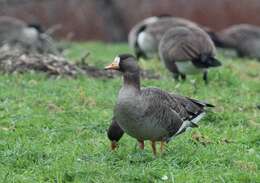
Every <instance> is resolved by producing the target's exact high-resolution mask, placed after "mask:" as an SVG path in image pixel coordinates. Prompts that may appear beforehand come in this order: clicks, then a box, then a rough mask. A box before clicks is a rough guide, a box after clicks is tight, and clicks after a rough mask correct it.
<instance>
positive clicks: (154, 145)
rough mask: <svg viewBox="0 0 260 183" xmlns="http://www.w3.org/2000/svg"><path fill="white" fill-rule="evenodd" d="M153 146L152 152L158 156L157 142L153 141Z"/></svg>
mask: <svg viewBox="0 0 260 183" xmlns="http://www.w3.org/2000/svg"><path fill="white" fill-rule="evenodd" d="M151 145H152V150H153V154H154V155H155V156H156V154H157V153H156V142H155V141H151Z"/></svg>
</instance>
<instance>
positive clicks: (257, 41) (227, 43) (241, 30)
mask: <svg viewBox="0 0 260 183" xmlns="http://www.w3.org/2000/svg"><path fill="white" fill-rule="evenodd" d="M214 37H215V39H213V40H214V41H215V43H216V45H217V46H219V47H223V48H232V49H235V50H236V51H237V53H238V56H241V57H245V56H246V57H252V58H258V59H259V58H260V54H259V48H260V27H258V26H255V25H248V24H240V25H234V26H231V27H229V28H227V29H224V30H223V31H220V32H218V33H216V34H215V36H214Z"/></svg>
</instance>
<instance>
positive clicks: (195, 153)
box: [0, 43, 260, 183]
mask: <svg viewBox="0 0 260 183" xmlns="http://www.w3.org/2000/svg"><path fill="white" fill-rule="evenodd" d="M86 51H89V52H90V53H91V55H90V57H89V63H90V64H92V65H97V66H98V67H100V68H102V67H104V66H105V65H106V64H107V63H110V62H111V61H112V59H113V58H114V57H115V56H116V55H117V54H118V53H124V52H129V50H128V47H127V45H125V44H119V45H111V44H109V45H107V44H102V43H87V44H73V45H72V47H71V48H70V50H69V51H68V53H67V57H69V58H71V59H78V58H80V57H81V56H82V55H83V54H84V53H85V52H86ZM218 58H219V59H220V60H222V63H223V66H222V67H221V68H218V69H214V70H211V71H210V73H209V81H210V84H209V85H208V86H205V85H204V83H203V81H202V78H201V77H202V76H199V75H198V76H189V77H188V80H187V81H185V82H179V83H177V82H175V81H174V80H173V79H172V77H171V75H170V74H169V73H168V72H167V71H166V70H165V69H164V67H163V66H162V64H161V63H160V62H159V61H158V60H151V61H147V62H145V61H141V63H140V65H141V66H142V67H143V68H146V69H152V70H154V71H155V72H157V73H158V74H160V75H161V79H160V80H142V85H143V86H155V87H159V88H162V89H164V90H167V91H169V92H175V93H179V94H182V95H187V96H190V97H194V98H198V99H202V100H207V101H208V102H210V103H213V104H215V105H216V107H215V108H214V109H213V110H212V111H210V112H209V113H208V115H207V116H206V117H205V118H204V119H203V120H202V121H201V122H200V127H199V128H196V129H193V130H192V131H189V132H187V133H185V134H183V135H180V136H178V138H176V139H175V140H173V141H171V142H170V143H169V144H168V145H167V150H166V151H165V153H164V154H163V155H161V156H158V157H154V156H153V154H152V151H151V148H150V144H149V142H146V147H145V150H144V151H143V152H141V151H140V150H139V149H138V148H137V146H136V141H135V140H134V139H133V138H130V137H129V136H127V135H124V137H123V138H122V139H121V141H120V147H119V149H117V150H116V151H115V152H111V151H110V142H109V140H108V139H107V137H106V129H107V128H108V126H109V124H110V120H111V117H112V111H113V106H114V104H115V100H116V97H117V92H118V90H119V88H120V86H121V84H122V83H121V78H120V77H118V78H116V79H95V78H87V77H83V76H82V77H79V78H77V79H68V78H60V79H55V78H48V77H46V75H44V74H39V73H27V74H16V75H1V76H0V182H3V183H12V182H13V183H20V182H23V183H36V182H37V183H38V182H52V183H56V182H57V183H64V182H87V183H89V182H94V183H98V182H108V183H110V182H138V183H140V182H175V183H176V182H177V183H179V182H202V183H204V182H223V183H224V182H243V183H249V182H255V183H257V182H258V183H259V182H260V170H259V169H260V110H259V109H257V107H256V106H257V105H260V62H257V61H255V60H245V59H244V60H243V59H238V58H231V57H228V56H224V55H223V54H219V55H218ZM191 80H195V84H192V83H194V81H193V82H191ZM195 136H197V137H199V140H196V139H197V138H196V137H195Z"/></svg>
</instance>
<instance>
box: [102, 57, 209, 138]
mask: <svg viewBox="0 0 260 183" xmlns="http://www.w3.org/2000/svg"><path fill="white" fill-rule="evenodd" d="M106 68H107V69H116V70H119V71H121V72H123V76H124V83H123V86H122V88H121V89H120V91H119V94H118V99H117V103H116V106H115V109H114V119H115V120H116V121H117V123H118V125H119V126H120V127H121V128H122V129H123V131H124V132H126V133H127V134H128V135H130V136H132V137H134V138H136V139H137V140H139V141H143V140H150V141H152V142H155V141H162V142H165V141H169V140H170V139H171V138H172V137H174V136H176V135H179V134H181V133H182V132H184V131H185V130H186V129H187V128H190V127H194V126H197V122H198V121H199V120H200V119H201V118H202V117H203V116H204V114H205V108H206V107H213V106H212V105H210V104H208V103H206V102H202V101H198V100H195V99H190V98H188V97H183V96H179V95H174V94H170V93H168V92H165V91H163V90H161V89H158V88H143V89H141V88H140V73H139V72H140V70H139V67H138V65H137V61H136V59H135V58H134V57H133V56H131V55H120V56H119V57H117V58H116V59H115V62H114V63H113V64H112V65H110V66H108V67H106Z"/></svg>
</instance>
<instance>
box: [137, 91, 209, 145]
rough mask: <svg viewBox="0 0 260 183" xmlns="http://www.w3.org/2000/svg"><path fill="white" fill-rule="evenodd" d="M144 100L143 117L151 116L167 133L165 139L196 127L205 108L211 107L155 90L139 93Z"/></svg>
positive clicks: (201, 102) (204, 103) (197, 101)
mask: <svg viewBox="0 0 260 183" xmlns="http://www.w3.org/2000/svg"><path fill="white" fill-rule="evenodd" d="M141 95H142V97H143V98H144V100H145V103H146V109H145V113H144V115H146V116H151V118H152V119H154V120H156V121H157V125H158V126H160V127H163V128H164V129H165V130H167V132H168V136H167V137H166V139H167V140H168V139H169V138H170V137H172V136H174V135H178V134H180V133H182V132H184V131H185V130H186V129H187V128H188V127H195V126H197V122H198V121H199V120H200V119H201V117H203V115H204V114H205V109H204V108H205V107H207V106H208V107H211V106H212V105H210V104H207V103H206V102H203V101H199V100H195V99H190V98H187V97H183V96H179V95H173V94H170V93H167V92H164V91H162V90H160V89H157V88H146V89H143V90H142V91H141Z"/></svg>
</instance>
